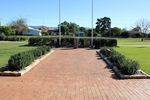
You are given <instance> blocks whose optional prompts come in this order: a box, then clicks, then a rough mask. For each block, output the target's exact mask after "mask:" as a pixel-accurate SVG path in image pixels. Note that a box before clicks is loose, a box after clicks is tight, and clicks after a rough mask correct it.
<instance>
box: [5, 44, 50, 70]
mask: <svg viewBox="0 0 150 100" xmlns="http://www.w3.org/2000/svg"><path fill="white" fill-rule="evenodd" d="M49 51H50V47H47V46H42V47H38V48H36V49H33V50H29V51H25V52H22V53H18V54H15V55H13V56H11V57H10V59H9V61H8V67H9V69H10V70H21V69H23V68H25V67H27V66H28V65H30V64H31V63H32V62H33V61H34V60H36V59H37V58H38V57H40V56H42V55H44V54H46V53H48V52H49Z"/></svg>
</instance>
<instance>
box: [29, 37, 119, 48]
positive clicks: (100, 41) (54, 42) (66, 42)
mask: <svg viewBox="0 0 150 100" xmlns="http://www.w3.org/2000/svg"><path fill="white" fill-rule="evenodd" d="M75 39H76V40H77V41H78V43H79V47H90V44H91V39H90V38H75ZM61 42H62V43H61V44H62V45H61V46H62V47H73V46H74V38H64V37H63V38H62V41H61ZM28 43H29V45H36V46H41V45H49V46H52V47H59V38H58V37H31V38H29V41H28ZM93 45H94V48H96V49H98V48H100V47H104V46H108V47H113V46H117V40H116V39H105V38H95V39H94V40H93Z"/></svg>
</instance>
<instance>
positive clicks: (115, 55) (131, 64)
mask: <svg viewBox="0 0 150 100" xmlns="http://www.w3.org/2000/svg"><path fill="white" fill-rule="evenodd" d="M110 51H111V52H110ZM100 52H101V53H102V54H104V55H105V56H107V57H108V58H109V60H110V61H111V62H112V63H113V64H114V65H115V66H116V67H118V69H119V70H120V71H121V72H122V73H123V74H125V75H133V74H135V73H136V72H137V70H139V69H140V65H139V63H138V62H136V61H133V60H131V59H127V58H126V57H125V56H124V55H122V54H121V53H119V52H117V51H115V50H114V49H109V48H101V50H100Z"/></svg>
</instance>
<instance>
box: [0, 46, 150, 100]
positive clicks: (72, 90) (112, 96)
mask: <svg viewBox="0 0 150 100" xmlns="http://www.w3.org/2000/svg"><path fill="white" fill-rule="evenodd" d="M98 58H99V57H98V56H97V55H96V52H95V51H94V50H86V49H75V50H73V49H72V50H60V49H57V50H56V51H55V52H54V53H53V54H52V55H50V56H49V57H48V58H47V59H45V60H44V61H42V62H41V63H40V64H38V65H37V66H36V67H35V68H34V69H33V70H32V71H30V72H28V73H27V74H25V75H24V76H22V77H17V78H16V77H1V78H0V100H150V80H117V79H115V78H113V77H112V76H113V73H112V72H111V71H110V70H109V69H107V68H106V64H105V63H104V62H103V61H102V60H101V59H98Z"/></svg>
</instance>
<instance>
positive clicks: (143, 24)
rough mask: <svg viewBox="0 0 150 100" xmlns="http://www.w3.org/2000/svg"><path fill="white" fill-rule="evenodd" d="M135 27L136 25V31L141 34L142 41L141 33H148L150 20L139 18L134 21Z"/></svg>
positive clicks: (149, 31)
mask: <svg viewBox="0 0 150 100" xmlns="http://www.w3.org/2000/svg"><path fill="white" fill-rule="evenodd" d="M136 27H138V29H139V30H138V31H139V32H140V34H141V36H142V39H141V40H142V41H143V38H144V35H143V34H149V33H150V22H149V21H148V20H145V19H141V20H139V21H138V22H137V23H136Z"/></svg>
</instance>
